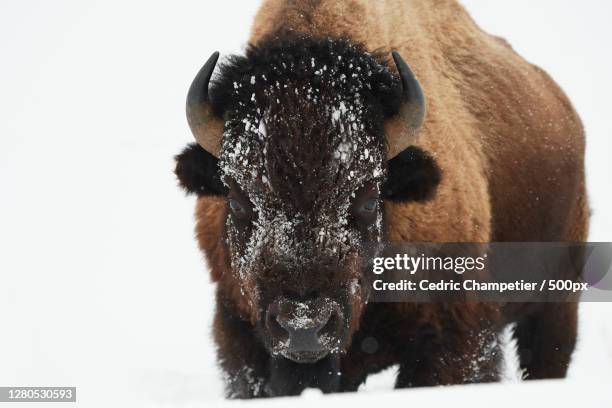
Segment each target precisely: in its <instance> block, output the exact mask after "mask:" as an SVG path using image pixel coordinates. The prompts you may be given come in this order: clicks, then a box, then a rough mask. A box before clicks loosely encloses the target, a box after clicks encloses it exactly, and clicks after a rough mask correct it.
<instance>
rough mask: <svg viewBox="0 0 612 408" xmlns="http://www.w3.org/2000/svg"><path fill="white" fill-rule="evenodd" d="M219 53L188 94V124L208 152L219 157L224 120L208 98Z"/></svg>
mask: <svg viewBox="0 0 612 408" xmlns="http://www.w3.org/2000/svg"><path fill="white" fill-rule="evenodd" d="M218 59H219V52H214V53H213V54H212V55H211V56H210V58H208V61H206V63H205V64H204V66H203V67H202V68H201V69H200V71H199V72H198V74H197V75H196V77H195V78H194V79H193V82H192V83H191V86H190V87H189V92H188V93H187V107H186V111H187V122H188V123H189V127H190V128H191V132H192V133H193V135H194V136H195V138H196V140H197V141H198V143H199V144H200V146H202V147H203V148H204V149H205V150H206V151H208V152H209V153H211V154H212V155H214V156H215V157H219V152H220V150H221V136H222V134H223V120H222V119H221V118H219V117H218V116H217V115H215V114H214V113H213V111H212V107H211V106H210V103H209V98H208V83H209V82H210V77H211V76H212V73H213V71H214V70H215V65H217V60H218Z"/></svg>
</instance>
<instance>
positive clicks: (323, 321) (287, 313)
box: [266, 297, 343, 363]
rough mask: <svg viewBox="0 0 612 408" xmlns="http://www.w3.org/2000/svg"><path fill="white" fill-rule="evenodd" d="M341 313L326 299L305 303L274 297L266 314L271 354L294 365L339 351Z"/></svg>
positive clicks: (334, 303) (333, 303) (338, 307)
mask: <svg viewBox="0 0 612 408" xmlns="http://www.w3.org/2000/svg"><path fill="white" fill-rule="evenodd" d="M342 327H343V323H342V311H341V309H340V306H339V305H338V303H337V302H335V301H333V300H331V299H328V298H318V299H311V300H305V301H296V300H289V299H287V298H285V297H281V298H277V299H276V300H275V301H274V302H272V303H271V304H270V306H269V307H268V310H267V313H266V328H267V330H268V333H269V335H270V336H271V340H272V348H273V351H274V352H275V353H278V354H281V355H283V356H285V357H287V358H289V359H290V360H293V361H295V362H298V363H313V362H315V361H318V360H320V359H321V358H323V357H325V356H326V355H327V354H328V353H330V352H333V351H337V350H338V349H339V346H340V343H341V340H340V339H341V337H342Z"/></svg>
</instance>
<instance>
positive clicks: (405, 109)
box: [385, 51, 425, 159]
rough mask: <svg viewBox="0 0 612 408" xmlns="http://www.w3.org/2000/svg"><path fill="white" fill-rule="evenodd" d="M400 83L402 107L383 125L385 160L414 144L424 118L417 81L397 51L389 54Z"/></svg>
mask: <svg viewBox="0 0 612 408" xmlns="http://www.w3.org/2000/svg"><path fill="white" fill-rule="evenodd" d="M391 55H392V56H393V61H395V66H396V67H397V71H398V72H399V76H400V79H401V81H402V106H401V107H400V110H399V112H398V114H397V115H396V116H394V117H393V118H391V119H389V120H387V122H386V123H385V133H386V135H387V145H388V146H389V151H388V152H387V158H388V159H392V158H393V157H395V156H397V155H398V154H399V153H401V152H402V151H403V150H404V149H406V148H407V147H409V146H411V145H413V144H414V143H415V142H416V139H417V135H418V132H419V130H420V129H421V126H422V125H423V121H424V118H425V96H424V95H423V90H422V89H421V85H420V84H419V81H418V80H417V79H416V77H415V76H414V73H413V72H412V70H411V69H410V67H409V66H408V64H406V62H405V61H404V60H403V59H402V57H401V56H400V55H399V53H398V52H397V51H393V52H392V53H391Z"/></svg>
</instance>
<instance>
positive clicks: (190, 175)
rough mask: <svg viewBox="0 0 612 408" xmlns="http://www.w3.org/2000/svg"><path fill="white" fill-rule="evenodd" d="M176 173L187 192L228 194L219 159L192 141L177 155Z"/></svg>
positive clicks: (203, 194) (200, 194)
mask: <svg viewBox="0 0 612 408" xmlns="http://www.w3.org/2000/svg"><path fill="white" fill-rule="evenodd" d="M175 159H176V168H175V170H174V173H175V174H176V176H177V177H178V179H179V182H180V184H181V187H183V188H184V189H185V190H186V191H187V193H191V194H197V195H198V196H205V195H227V187H225V185H224V184H223V182H222V181H221V177H220V176H219V159H217V158H216V157H215V156H213V155H212V154H210V153H208V152H207V151H206V150H204V149H203V148H202V147H201V146H200V145H199V144H196V143H191V144H189V145H188V146H187V147H186V148H185V150H183V152H182V153H181V154H179V155H178V156H176V158H175Z"/></svg>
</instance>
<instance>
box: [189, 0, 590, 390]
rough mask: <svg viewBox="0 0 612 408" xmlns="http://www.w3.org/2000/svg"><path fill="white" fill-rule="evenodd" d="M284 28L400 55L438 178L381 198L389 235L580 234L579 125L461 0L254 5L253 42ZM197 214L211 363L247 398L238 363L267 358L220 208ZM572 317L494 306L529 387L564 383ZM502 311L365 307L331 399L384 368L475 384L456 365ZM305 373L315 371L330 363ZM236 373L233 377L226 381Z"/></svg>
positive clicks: (271, 0) (548, 309) (406, 375)
mask: <svg viewBox="0 0 612 408" xmlns="http://www.w3.org/2000/svg"><path fill="white" fill-rule="evenodd" d="M287 33H305V34H309V35H312V36H314V37H326V36H328V37H332V38H339V37H344V38H348V39H350V40H351V41H353V42H355V43H361V44H364V45H365V47H366V49H368V50H372V51H374V50H376V51H379V52H381V54H383V55H390V52H391V51H392V50H398V51H399V52H400V53H401V55H402V56H403V57H404V59H405V60H406V61H407V62H408V63H409V64H410V66H411V68H412V69H413V71H414V72H415V74H416V76H417V78H418V80H419V82H420V83H421V86H422V88H423V90H424V92H425V96H426V100H427V115H426V118H425V122H424V125H423V128H422V130H421V132H420V138H419V142H418V146H419V147H420V148H422V149H423V150H424V151H426V152H428V154H429V155H431V156H432V157H433V158H435V160H436V162H437V165H438V166H439V168H440V169H441V172H442V174H443V177H442V179H441V182H440V185H439V186H438V189H437V193H436V195H435V197H434V198H433V199H431V200H427V201H424V202H416V201H410V202H391V201H386V202H385V213H386V225H385V226H386V230H387V234H388V239H389V240H393V241H418V242H427V241H440V242H488V241H583V240H585V239H586V237H587V225H588V208H587V198H586V193H585V183H584V163H583V156H584V134H583V129H582V125H581V123H580V120H579V118H578V116H577V115H576V113H575V111H574V109H573V108H572V106H571V104H570V102H569V101H568V100H567V98H566V97H565V95H564V94H563V92H562V91H561V90H560V89H559V87H558V86H557V85H556V84H555V83H554V82H553V81H552V80H551V79H550V77H549V76H548V75H547V74H546V73H545V72H543V71H542V70H541V69H539V68H538V67H535V66H533V65H531V64H529V63H528V62H526V61H525V60H524V59H523V58H521V57H520V56H519V55H517V54H516V53H515V52H514V51H513V50H512V49H511V48H510V47H509V46H508V45H507V44H506V43H505V42H504V41H501V40H499V39H498V38H496V37H494V36H491V35H489V34H487V33H485V32H483V31H482V30H481V29H480V28H479V27H477V26H476V25H475V24H474V22H473V21H472V19H471V18H470V17H469V15H468V14H467V13H466V11H465V10H464V9H463V8H462V7H461V6H460V5H459V4H458V3H457V2H455V1H453V0H437V1H419V0H384V1H383V0H380V1H365V0H345V1H337V0H333V1H332V0H320V1H316V0H308V1H297V0H296V1H286V0H267V1H264V4H263V5H262V7H261V9H260V11H259V13H258V14H257V16H256V18H255V21H254V25H253V29H252V34H251V38H250V43H252V44H255V45H256V44H258V43H259V42H260V41H262V40H263V39H265V38H270V37H275V36H281V37H282V36H283V35H286V34H287ZM390 66H393V65H392V64H390ZM196 217H197V220H198V222H197V237H198V241H199V243H200V246H201V248H202V249H203V251H204V252H205V254H206V256H207V259H208V261H209V264H210V269H211V273H212V278H213V280H214V281H215V282H217V284H218V286H217V288H218V289H217V291H218V298H217V299H218V307H217V314H216V320H215V336H216V341H217V344H218V347H219V355H220V356H221V360H222V364H223V366H224V369H225V370H226V371H228V372H230V373H233V374H234V377H233V378H232V380H231V381H234V382H235V381H238V382H239V384H234V385H233V389H234V391H235V395H239V396H250V395H254V394H256V393H254V392H253V389H254V388H256V387H258V386H259V384H253V383H250V382H249V381H250V380H249V378H250V377H249V375H248V373H244V370H245V367H247V366H253V365H254V364H255V365H257V364H260V365H263V366H266V367H268V363H267V361H268V357H267V354H266V352H265V350H263V348H262V347H261V346H259V345H257V343H256V342H254V341H252V336H251V335H250V334H249V330H250V327H249V324H255V322H254V321H253V314H252V310H250V309H249V306H248V304H247V303H246V301H245V300H244V296H243V295H242V294H241V293H240V291H239V289H238V285H236V282H235V281H234V277H233V275H232V274H231V273H230V271H229V270H228V262H227V259H226V258H227V254H226V249H225V247H224V244H223V236H224V235H223V234H224V229H223V227H224V220H225V217H226V204H225V200H224V199H223V198H219V197H210V196H204V197H201V198H199V200H198V204H197V211H196ZM576 309H577V306H576V305H575V304H563V305H557V304H538V305H513V306H512V307H508V308H507V309H506V310H503V311H502V312H503V318H502V320H501V321H502V322H504V323H505V322H516V323H517V329H516V333H515V335H516V337H517V340H518V346H519V349H520V358H521V367H522V368H524V369H525V370H526V374H527V376H528V378H549V377H562V376H564V375H565V372H566V369H567V366H568V364H569V360H570V357H571V353H572V351H573V348H574V343H575V336H576ZM498 313H499V311H498V310H497V308H496V307H495V306H493V305H485V304H457V305H447V304H418V305H417V304H370V305H367V308H366V310H365V312H364V314H363V316H362V318H361V322H360V326H359V327H360V330H359V331H358V332H357V333H356V334H355V337H354V339H353V342H352V346H351V348H350V350H349V352H348V353H347V354H346V356H344V357H343V358H342V361H341V363H340V364H341V367H340V369H341V372H342V376H341V377H340V385H339V386H338V385H334V386H331V385H330V386H329V387H330V390H355V389H357V387H358V386H359V384H361V383H362V382H363V381H365V378H366V377H367V375H368V374H369V373H372V372H376V371H379V370H381V369H383V368H386V367H388V366H389V365H391V364H399V365H400V371H399V375H398V378H397V386H398V387H406V386H419V385H436V384H454V383H461V382H465V381H487V380H494V379H495V378H496V376H495V374H494V373H493V372H492V371H493V370H489V371H488V372H487V371H486V370H485V374H484V375H483V377H482V378H470V377H469V376H466V370H467V367H469V364H470V361H472V360H473V359H474V357H475V356H478V355H480V354H481V353H482V350H481V348H482V342H480V341H479V339H478V333H479V332H480V329H481V327H482V326H483V325H486V324H488V323H485V322H491V321H499V315H498ZM249 320H250V323H249ZM247 363H248V364H247ZM492 364H494V363H492ZM241 370H242V371H241ZM266 370H272V369H270V368H269V367H268V368H266ZM313 370H315V371H313V372H317V373H323V372H325V371H326V370H327V367H321V368H319V369H314V368H313ZM317 370H318V371H317ZM241 372H242V373H243V374H244V375H243V379H242V380H236V378H237V377H240V375H239V374H240V373H241ZM272 372H274V370H272ZM289 372H291V371H289ZM272 375H273V374H272ZM301 375H306V374H301ZM309 375H314V374H312V373H311V374H309ZM320 375H323V374H320ZM315 377H316V375H315ZM277 380H278V379H277ZM231 381H230V382H231ZM275 381H276V380H275ZM279 381H280V380H279ZM271 382H272V383H274V381H272V380H271ZM280 387H282V386H280ZM241 390H242V391H241ZM296 392H299V390H296ZM288 393H290V392H288Z"/></svg>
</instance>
